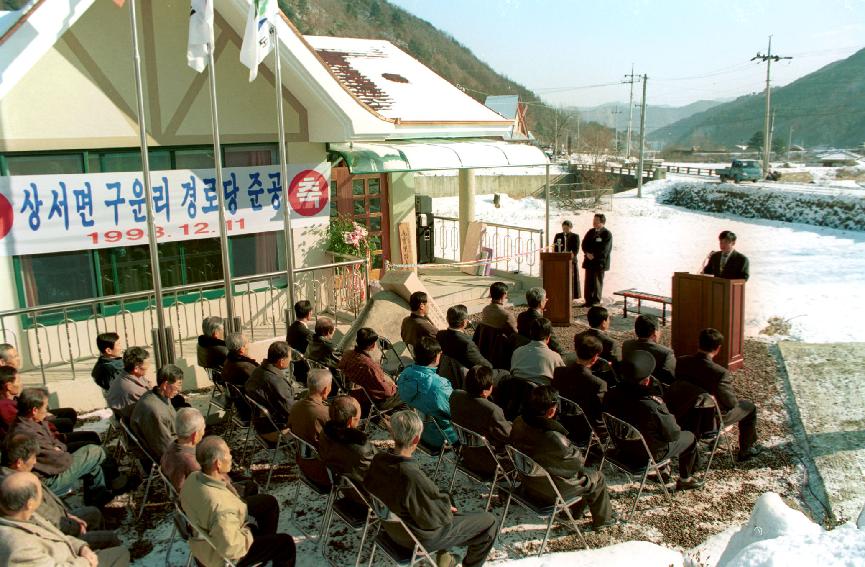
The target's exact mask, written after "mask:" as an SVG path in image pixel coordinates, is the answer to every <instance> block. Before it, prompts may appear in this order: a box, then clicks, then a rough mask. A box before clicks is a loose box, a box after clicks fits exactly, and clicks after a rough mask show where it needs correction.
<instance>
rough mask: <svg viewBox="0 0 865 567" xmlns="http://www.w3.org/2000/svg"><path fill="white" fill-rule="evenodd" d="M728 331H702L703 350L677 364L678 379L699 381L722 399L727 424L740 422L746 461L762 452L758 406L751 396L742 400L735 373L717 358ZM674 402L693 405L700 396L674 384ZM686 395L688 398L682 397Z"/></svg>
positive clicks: (742, 456) (742, 458) (741, 451)
mask: <svg viewBox="0 0 865 567" xmlns="http://www.w3.org/2000/svg"><path fill="white" fill-rule="evenodd" d="M723 344H724V335H722V334H721V333H720V332H719V331H717V330H716V329H711V328H710V329H703V330H702V331H700V338H699V350H698V351H697V352H696V353H695V354H690V355H686V356H682V357H680V358H679V360H678V362H677V364H676V378H677V380H684V381H687V382H689V383H690V384H693V385H696V386H697V387H698V388H699V389H700V390H702V391H704V392H707V393H709V394H711V395H712V396H714V397H715V399H716V400H717V401H718V407H719V408H720V409H721V413H722V416H721V417H722V419H723V420H724V425H730V424H731V423H738V424H739V460H740V461H746V460H748V459H750V458H752V457H755V456H757V455H759V454H760V452H761V451H762V448H761V447H760V446H758V445H757V444H756V443H757V406H756V405H754V402H752V401H750V400H740V399H738V398H737V397H736V392H735V391H734V389H733V377H732V376H731V375H730V373H729V372H728V371H727V369H726V368H724V367H723V366H721V365H720V364H716V363H715V362H714V360H713V359H714V358H715V357H716V356H718V353H719V352H721V346H722V345H723ZM674 386H675V385H674ZM671 390H673V391H671V392H670V395H669V399H670V405H671V406H677V407H685V406H688V405H689V404H690V406H691V407H693V405H694V403H695V401H696V398H694V397H692V396H693V395H692V396H688V394H687V392H688V390H687V389H681V390H680V388H679V387H674V388H671ZM682 397H686V398H687V399H681V398H682Z"/></svg>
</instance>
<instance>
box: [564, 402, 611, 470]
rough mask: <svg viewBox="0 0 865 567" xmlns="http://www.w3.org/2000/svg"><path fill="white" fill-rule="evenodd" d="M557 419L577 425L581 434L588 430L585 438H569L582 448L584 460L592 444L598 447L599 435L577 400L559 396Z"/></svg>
mask: <svg viewBox="0 0 865 567" xmlns="http://www.w3.org/2000/svg"><path fill="white" fill-rule="evenodd" d="M559 421H560V422H564V423H568V424H569V425H571V427H574V426H576V427H578V428H579V429H580V430H581V432H582V433H583V434H585V433H586V432H588V438H587V439H582V438H581V439H573V438H571V440H572V441H574V443H576V445H577V447H579V448H580V449H583V460H584V461H585V460H586V459H587V458H588V456H589V451H590V450H591V449H592V445H595V444H596V445H597V446H598V447H600V446H601V438H600V436H598V434H597V432H595V428H594V427H592V422H591V421H589V417H588V416H587V415H586V412H584V411H583V408H581V407H580V404H578V403H577V402H575V401H573V400H569V399H568V398H565V397H562V396H559ZM566 428H567V426H566ZM568 432H569V433H571V434H574V433H575V432H573V431H570V429H569V430H568ZM569 437H570V436H569Z"/></svg>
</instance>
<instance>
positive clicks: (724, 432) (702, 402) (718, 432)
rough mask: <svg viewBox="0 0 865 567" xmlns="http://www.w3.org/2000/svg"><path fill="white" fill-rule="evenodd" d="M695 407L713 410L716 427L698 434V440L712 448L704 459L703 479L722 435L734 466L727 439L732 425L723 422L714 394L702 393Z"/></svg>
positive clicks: (729, 441)
mask: <svg viewBox="0 0 865 567" xmlns="http://www.w3.org/2000/svg"><path fill="white" fill-rule="evenodd" d="M695 409H698V410H709V409H712V410H713V411H714V418H715V424H716V426H717V427H716V428H712V430H710V431H706V432H705V433H703V434H702V435H701V436H700V441H704V442H707V443H709V444H711V446H712V450H711V451H710V452H709V458H708V460H707V461H706V470H705V471H704V472H703V478H704V479H705V478H706V477H707V476H708V474H709V470H710V469H711V468H712V460H713V459H714V458H715V452H716V451H717V450H718V447H719V446H720V443H721V441H722V439H723V438H724V437H727V438H728V439H727V447H726V450H727V452H728V453H729V454H730V465H731V466H735V465H736V463H735V461H734V459H733V443H732V441H731V440H730V439H729V434H730V433H732V431H733V427H734V425H733V424H731V425H726V424H725V423H724V416H723V414H722V413H721V408H720V406H718V400H717V399H715V396H711V395H709V394H703V395H701V396H700V397H699V398H697V404H696V406H695Z"/></svg>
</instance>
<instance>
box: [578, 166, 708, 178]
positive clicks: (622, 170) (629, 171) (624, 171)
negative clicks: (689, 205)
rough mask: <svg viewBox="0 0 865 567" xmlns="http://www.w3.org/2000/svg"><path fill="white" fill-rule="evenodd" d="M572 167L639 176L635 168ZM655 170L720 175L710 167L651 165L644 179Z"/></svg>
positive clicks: (645, 168) (646, 169) (646, 170)
mask: <svg viewBox="0 0 865 567" xmlns="http://www.w3.org/2000/svg"><path fill="white" fill-rule="evenodd" d="M571 167H572V168H574V169H576V170H578V171H603V172H605V173H614V174H617V175H630V176H631V177H636V176H637V168H635V167H619V166H606V165H595V164H590V163H572V164H571ZM655 169H663V170H664V171H666V172H668V173H685V174H688V175H702V176H705V177H713V176H716V175H718V173H717V170H715V169H712V168H708V167H689V166H686V165H651V166H644V167H643V177H644V178H645V177H652V175H653V174H652V171H653V170H655Z"/></svg>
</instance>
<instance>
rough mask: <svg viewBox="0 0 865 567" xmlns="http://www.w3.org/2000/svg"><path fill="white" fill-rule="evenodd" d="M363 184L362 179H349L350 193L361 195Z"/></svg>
mask: <svg viewBox="0 0 865 567" xmlns="http://www.w3.org/2000/svg"><path fill="white" fill-rule="evenodd" d="M363 193H364V186H363V179H353V180H352V181H351V194H352V195H363Z"/></svg>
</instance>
